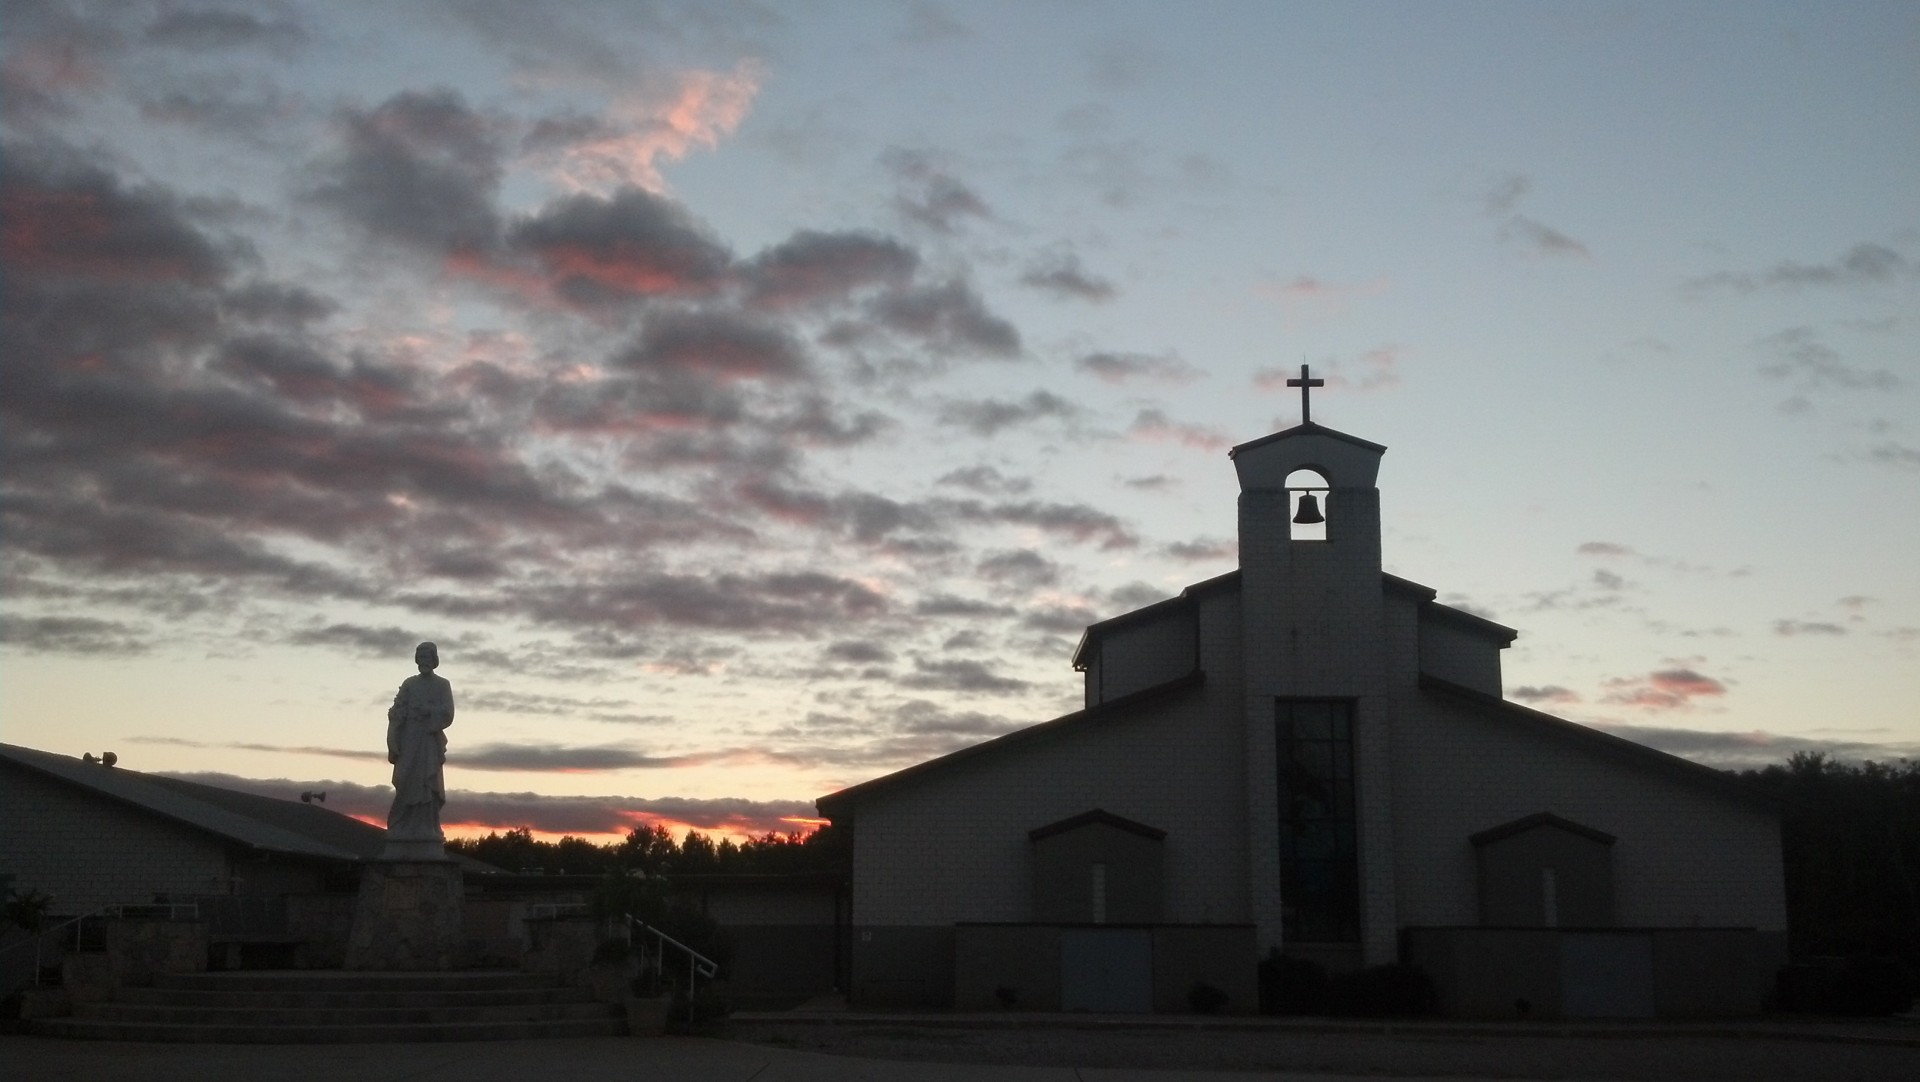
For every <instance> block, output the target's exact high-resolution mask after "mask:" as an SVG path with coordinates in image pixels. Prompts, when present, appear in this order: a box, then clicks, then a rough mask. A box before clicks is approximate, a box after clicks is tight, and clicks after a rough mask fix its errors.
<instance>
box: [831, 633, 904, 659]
mask: <svg viewBox="0 0 1920 1082" xmlns="http://www.w3.org/2000/svg"><path fill="white" fill-rule="evenodd" d="M826 655H827V657H828V658H829V659H831V660H833V661H839V662H844V663H847V664H852V665H876V664H885V663H888V662H891V661H892V660H893V651H892V650H889V649H888V648H887V647H886V646H885V645H884V644H882V643H879V642H874V641H872V640H868V639H844V640H842V641H840V642H836V643H833V644H831V645H829V646H828V647H827V649H826Z"/></svg>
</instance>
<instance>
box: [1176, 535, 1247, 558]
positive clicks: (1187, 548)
mask: <svg viewBox="0 0 1920 1082" xmlns="http://www.w3.org/2000/svg"><path fill="white" fill-rule="evenodd" d="M1160 551H1162V552H1164V553H1166V554H1167V555H1168V556H1171V557H1173V558H1174V559H1176V560H1188V561H1192V562H1194V563H1219V562H1224V561H1230V560H1236V559H1238V558H1239V556H1240V542H1239V541H1238V540H1236V539H1234V538H1230V537H1197V538H1194V539H1193V540H1192V541H1175V542H1173V543H1171V544H1168V545H1165V546H1163V547H1162V548H1161V550H1160Z"/></svg>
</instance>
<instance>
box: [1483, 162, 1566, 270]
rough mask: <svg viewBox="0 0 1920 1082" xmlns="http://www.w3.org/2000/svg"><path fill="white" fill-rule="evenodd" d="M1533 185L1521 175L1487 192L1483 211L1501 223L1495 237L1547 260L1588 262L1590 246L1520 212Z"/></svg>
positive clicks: (1502, 180)
mask: <svg viewBox="0 0 1920 1082" xmlns="http://www.w3.org/2000/svg"><path fill="white" fill-rule="evenodd" d="M1532 189H1533V182H1532V181H1531V180H1529V179H1528V178H1527V177H1524V176H1521V175H1520V174H1518V173H1514V174H1509V175H1507V176H1504V177H1501V178H1499V179H1498V180H1496V181H1494V183H1493V185H1492V187H1490V188H1489V189H1488V190H1487V194H1486V196H1485V199H1484V202H1483V208H1482V209H1483V211H1484V213H1485V214H1486V215H1487V216H1488V217H1490V218H1494V219H1497V220H1498V221H1499V223H1500V224H1499V227H1498V228H1497V229H1496V231H1495V234H1494V235H1495V236H1496V237H1497V238H1498V239H1499V240H1500V242H1501V243H1503V244H1506V245H1509V246H1511V247H1514V248H1517V249H1520V250H1521V251H1523V252H1525V253H1526V254H1529V255H1537V256H1544V257H1547V258H1574V259H1587V258H1590V257H1591V256H1592V253H1591V252H1589V251H1588V250H1587V246H1586V245H1585V244H1582V243H1581V242H1580V241H1577V240H1575V239H1573V238H1572V237H1570V236H1568V235H1567V234H1565V233H1563V232H1561V231H1560V230H1558V229H1555V228H1554V227H1552V226H1550V225H1545V224H1543V223H1541V222H1539V221H1536V220H1535V219H1533V218H1530V217H1528V216H1526V215H1524V214H1521V213H1519V209H1518V208H1519V206H1520V201H1521V199H1522V198H1523V197H1524V196H1526V195H1527V193H1528V192H1530V191H1532Z"/></svg>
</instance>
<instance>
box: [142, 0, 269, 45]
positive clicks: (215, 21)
mask: <svg viewBox="0 0 1920 1082" xmlns="http://www.w3.org/2000/svg"><path fill="white" fill-rule="evenodd" d="M145 37H146V40H147V41H149V42H151V43H153V44H155V45H164V46H168V47H171V48H175V49H187V50H190V51H195V52H227V51H231V50H234V49H248V48H253V49H265V50H267V51H269V52H271V53H274V54H275V55H279V56H286V55H288V54H290V53H292V52H293V51H295V50H296V49H298V48H299V47H300V46H302V45H304V44H306V41H307V31H306V28H305V27H304V26H302V25H300V22H299V21H298V20H297V19H295V18H294V17H292V16H290V15H285V14H282V15H279V16H274V17H262V16H260V15H257V14H255V13H253V12H250V11H236V10H232V9H226V8H218V7H205V8H175V9H173V10H169V11H165V12H163V13H161V15H160V17H159V18H157V19H155V20H154V21H153V22H152V23H150V24H149V25H148V26H147V29H146V34H145Z"/></svg>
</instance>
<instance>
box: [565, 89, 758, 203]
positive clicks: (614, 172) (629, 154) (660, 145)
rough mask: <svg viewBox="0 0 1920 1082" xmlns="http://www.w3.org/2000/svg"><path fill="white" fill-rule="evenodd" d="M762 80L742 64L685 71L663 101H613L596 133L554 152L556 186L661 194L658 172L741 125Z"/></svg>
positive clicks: (639, 98) (663, 185) (716, 142)
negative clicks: (632, 188)
mask: <svg viewBox="0 0 1920 1082" xmlns="http://www.w3.org/2000/svg"><path fill="white" fill-rule="evenodd" d="M762 77H763V76H762V72H761V69H760V66H759V65H758V64H757V63H755V62H753V61H751V60H747V61H743V62H741V63H740V64H739V65H738V66H736V67H735V68H734V69H733V71H731V72H718V71H693V72H688V73H686V74H684V75H682V76H680V78H679V80H678V82H677V85H676V86H675V87H674V90H673V93H672V95H671V96H670V97H669V98H668V99H667V100H665V101H661V100H659V99H658V98H657V97H655V96H652V95H649V94H636V95H633V96H630V97H628V98H626V99H624V100H622V101H619V102H616V103H615V104H614V106H613V108H612V109H611V110H609V112H608V115H607V116H606V117H605V118H604V119H603V120H602V121H601V123H600V125H599V128H598V130H597V131H595V132H593V133H592V134H590V135H588V136H586V137H585V138H582V139H580V140H579V141H577V142H574V143H572V144H570V145H568V146H566V147H565V148H564V149H562V150H561V151H560V152H559V155H558V160H557V161H556V162H555V163H554V164H553V176H554V179H556V180H557V181H559V182H560V183H561V184H563V185H565V186H567V187H568V188H571V189H573V190H574V191H580V192H607V191H612V190H614V189H616V188H620V187H623V186H627V185H633V186H636V187H640V188H645V189H646V190H648V191H650V192H663V191H665V190H666V189H667V183H666V180H665V179H664V178H663V177H662V176H661V174H660V166H661V165H662V164H663V163H664V162H669V161H679V160H680V159H682V158H684V157H686V156H687V154H688V153H689V152H691V151H692V150H694V149H695V148H696V147H709V148H711V147H715V146H718V145H719V144H720V140H721V139H722V138H724V137H726V136H728V135H731V134H733V132H734V129H736V128H738V127H739V126H740V122H741V121H742V120H744V119H746V116H747V111H748V110H749V109H750V108H751V107H752V105H753V99H754V96H755V95H756V94H758V93H759V91H760V82H761V79H762Z"/></svg>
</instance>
